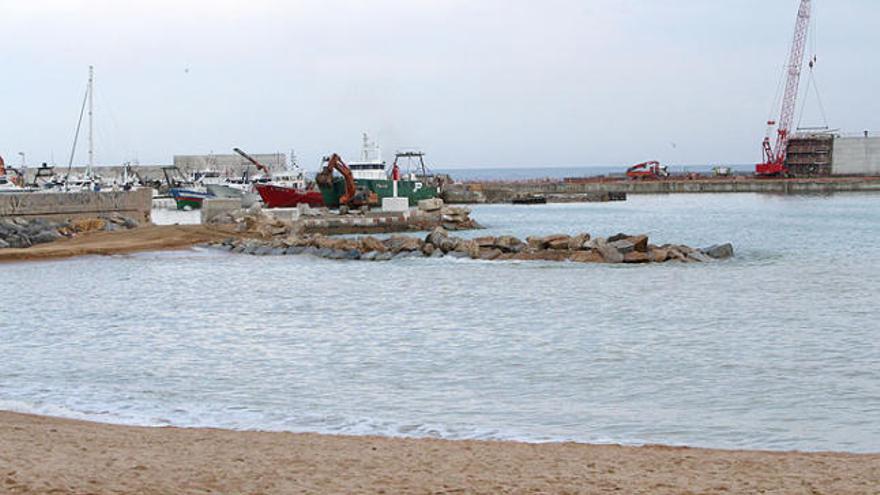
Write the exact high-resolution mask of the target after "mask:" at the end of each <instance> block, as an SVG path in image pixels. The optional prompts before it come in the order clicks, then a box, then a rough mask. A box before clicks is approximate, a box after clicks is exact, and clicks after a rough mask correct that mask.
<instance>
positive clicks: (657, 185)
mask: <svg viewBox="0 0 880 495" xmlns="http://www.w3.org/2000/svg"><path fill="white" fill-rule="evenodd" d="M844 191H877V192H880V177H825V178H815V179H756V178H752V177H731V178H711V179H690V180H688V179H665V180H625V179H620V180H618V179H601V178H597V179H593V178H584V179H569V180H559V181H525V182H503V181H487V182H469V183H462V184H452V185H449V186H446V188H445V189H444V191H443V195H444V199H445V200H446V202H447V203H508V202H510V201H511V200H512V199H513V198H515V197H517V196H520V195H528V194H541V195H545V196H554V195H556V196H560V197H563V196H576V195H595V196H597V197H599V198H601V197H602V195H609V194H611V195H613V194H617V193H623V194H672V193H773V194H809V193H832V192H844ZM598 200H600V199H597V201H598Z"/></svg>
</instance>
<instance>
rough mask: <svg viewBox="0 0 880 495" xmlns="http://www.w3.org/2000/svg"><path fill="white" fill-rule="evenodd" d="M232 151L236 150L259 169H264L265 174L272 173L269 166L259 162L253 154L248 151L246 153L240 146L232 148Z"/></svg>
mask: <svg viewBox="0 0 880 495" xmlns="http://www.w3.org/2000/svg"><path fill="white" fill-rule="evenodd" d="M232 151H234V152H236V153H238V154H239V155H241V156H242V158H244V159H245V160H247V161H249V162H251V163H253V164H254V166H255V167H257V169H258V170H262V171H263V173H264V174H267V175H268V174H269V173H270V172H269V167H267V166H265V165H263V164H262V163H260V162H258V161H257V160H256V158H254V157H252V156H251V155H248V154H247V153H245V152H244V151H242V150H240V149H238V148H232Z"/></svg>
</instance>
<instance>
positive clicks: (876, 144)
mask: <svg viewBox="0 0 880 495" xmlns="http://www.w3.org/2000/svg"><path fill="white" fill-rule="evenodd" d="M831 173H832V175H880V137H838V138H835V139H834V152H833V160H832V164H831Z"/></svg>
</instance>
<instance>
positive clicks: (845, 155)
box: [786, 133, 880, 177]
mask: <svg viewBox="0 0 880 495" xmlns="http://www.w3.org/2000/svg"><path fill="white" fill-rule="evenodd" d="M786 165H787V166H788V169H789V172H790V173H791V174H792V175H793V176H795V177H827V176H880V136H876V137H875V136H872V135H871V134H870V133H866V134H863V135H861V136H848V135H833V134H812V135H799V136H797V137H794V138H792V139H791V140H790V141H789V143H788V155H787V157H786Z"/></svg>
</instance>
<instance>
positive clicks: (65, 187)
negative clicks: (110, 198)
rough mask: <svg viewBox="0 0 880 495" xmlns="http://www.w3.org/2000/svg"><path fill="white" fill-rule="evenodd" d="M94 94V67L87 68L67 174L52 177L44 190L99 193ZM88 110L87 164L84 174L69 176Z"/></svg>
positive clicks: (100, 186) (100, 179) (99, 177)
mask: <svg viewBox="0 0 880 495" xmlns="http://www.w3.org/2000/svg"><path fill="white" fill-rule="evenodd" d="M94 93H95V67H94V66H92V65H90V66H89V83H88V87H87V88H86V94H85V97H84V98H83V103H82V108H81V109H80V112H79V120H78V121H77V123H76V132H75V134H74V136H73V147H72V148H71V150H70V161H69V162H68V164H67V173H66V174H65V175H64V176H58V175H56V176H54V177H52V178H51V179H50V180H49V181H48V182H47V183H46V188H48V189H50V190H53V191H58V192H82V191H96V192H97V191H100V190H101V188H102V187H103V185H104V184H103V180H102V178H101V176H99V175H98V174H96V173H95V171H94V165H95V133H94V114H95V112H94V108H95V107H94ZM86 109H88V117H89V162H88V165H87V166H86V171H85V173H84V174H76V175H71V174H70V170H71V168H72V166H73V158H74V156H75V155H76V145H77V142H78V141H79V132H80V129H81V128H82V121H83V116H84V114H85V112H86Z"/></svg>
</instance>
